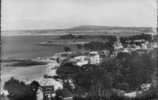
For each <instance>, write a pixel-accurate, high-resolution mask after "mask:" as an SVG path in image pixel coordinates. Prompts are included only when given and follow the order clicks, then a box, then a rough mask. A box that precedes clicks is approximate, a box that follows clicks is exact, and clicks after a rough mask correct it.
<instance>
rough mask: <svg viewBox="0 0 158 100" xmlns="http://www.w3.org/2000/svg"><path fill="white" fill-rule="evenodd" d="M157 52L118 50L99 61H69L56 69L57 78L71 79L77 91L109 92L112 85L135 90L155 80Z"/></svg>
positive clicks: (65, 80)
mask: <svg viewBox="0 0 158 100" xmlns="http://www.w3.org/2000/svg"><path fill="white" fill-rule="evenodd" d="M155 57H156V56H152V53H144V54H139V53H137V52H132V53H131V54H130V53H119V54H118V56H117V57H115V58H110V59H108V60H105V61H103V62H102V63H101V64H100V65H90V64H87V65H83V66H81V67H79V66H76V65H73V64H72V63H66V64H63V65H61V66H60V67H59V68H58V69H57V75H58V78H60V79H62V80H63V81H64V82H65V83H66V84H67V83H68V80H72V81H73V84H74V85H75V89H72V87H71V86H68V85H67V88H71V89H70V91H72V92H74V93H76V94H84V93H88V94H89V95H96V96H99V95H104V96H105V95H106V91H107V90H109V91H110V89H112V88H115V89H120V90H125V91H127V92H128V91H129V92H130V91H135V90H138V89H140V86H141V85H142V84H143V83H151V82H152V81H153V75H154V72H155V71H157V70H156V69H157V63H156V58H155Z"/></svg>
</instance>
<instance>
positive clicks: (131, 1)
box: [1, 0, 157, 30]
mask: <svg viewBox="0 0 158 100" xmlns="http://www.w3.org/2000/svg"><path fill="white" fill-rule="evenodd" d="M156 7H157V5H156V0H2V17H1V20H2V25H1V26H2V30H23V29H24V30H27V29H60V28H69V27H73V26H78V25H100V26H136V27H155V26H156V24H157V23H156V22H157V16H156V14H157V13H156Z"/></svg>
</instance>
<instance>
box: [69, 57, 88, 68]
mask: <svg viewBox="0 0 158 100" xmlns="http://www.w3.org/2000/svg"><path fill="white" fill-rule="evenodd" d="M71 62H73V63H75V64H76V65H78V66H83V65H86V64H88V63H89V59H88V57H87V56H84V55H81V56H77V57H74V58H72V59H71Z"/></svg>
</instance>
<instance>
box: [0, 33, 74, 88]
mask: <svg viewBox="0 0 158 100" xmlns="http://www.w3.org/2000/svg"><path fill="white" fill-rule="evenodd" d="M1 40H2V41H1V59H6V60H10V59H33V58H37V57H44V58H45V57H50V56H53V55H54V54H55V53H57V52H63V51H64V47H63V46H60V45H53V46H41V45H37V44H39V43H40V42H45V41H52V40H54V41H56V40H59V38H58V36H53V35H52V36H50V35H49V36H48V35H47V36H43V35H42V36H37V35H36V36H2V37H1ZM71 49H73V48H71ZM47 67H50V66H47V65H37V66H29V67H26V66H20V67H19V66H18V67H15V66H14V67H13V66H5V64H3V62H1V81H2V82H0V83H1V84H2V86H3V85H4V84H5V82H6V81H8V80H9V79H10V78H11V77H14V78H15V79H18V80H22V81H30V80H38V79H40V78H41V77H43V75H44V74H45V73H46V72H45V71H46V70H47Z"/></svg>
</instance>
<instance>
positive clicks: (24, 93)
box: [4, 78, 36, 100]
mask: <svg viewBox="0 0 158 100" xmlns="http://www.w3.org/2000/svg"><path fill="white" fill-rule="evenodd" d="M4 89H6V90H7V91H8V92H9V96H8V97H9V99H10V100H36V95H34V94H33V92H32V91H31V89H30V88H29V86H27V85H26V84H25V83H24V82H20V81H18V80H16V79H14V78H11V79H10V80H9V81H7V82H6V83H5V85H4Z"/></svg>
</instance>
